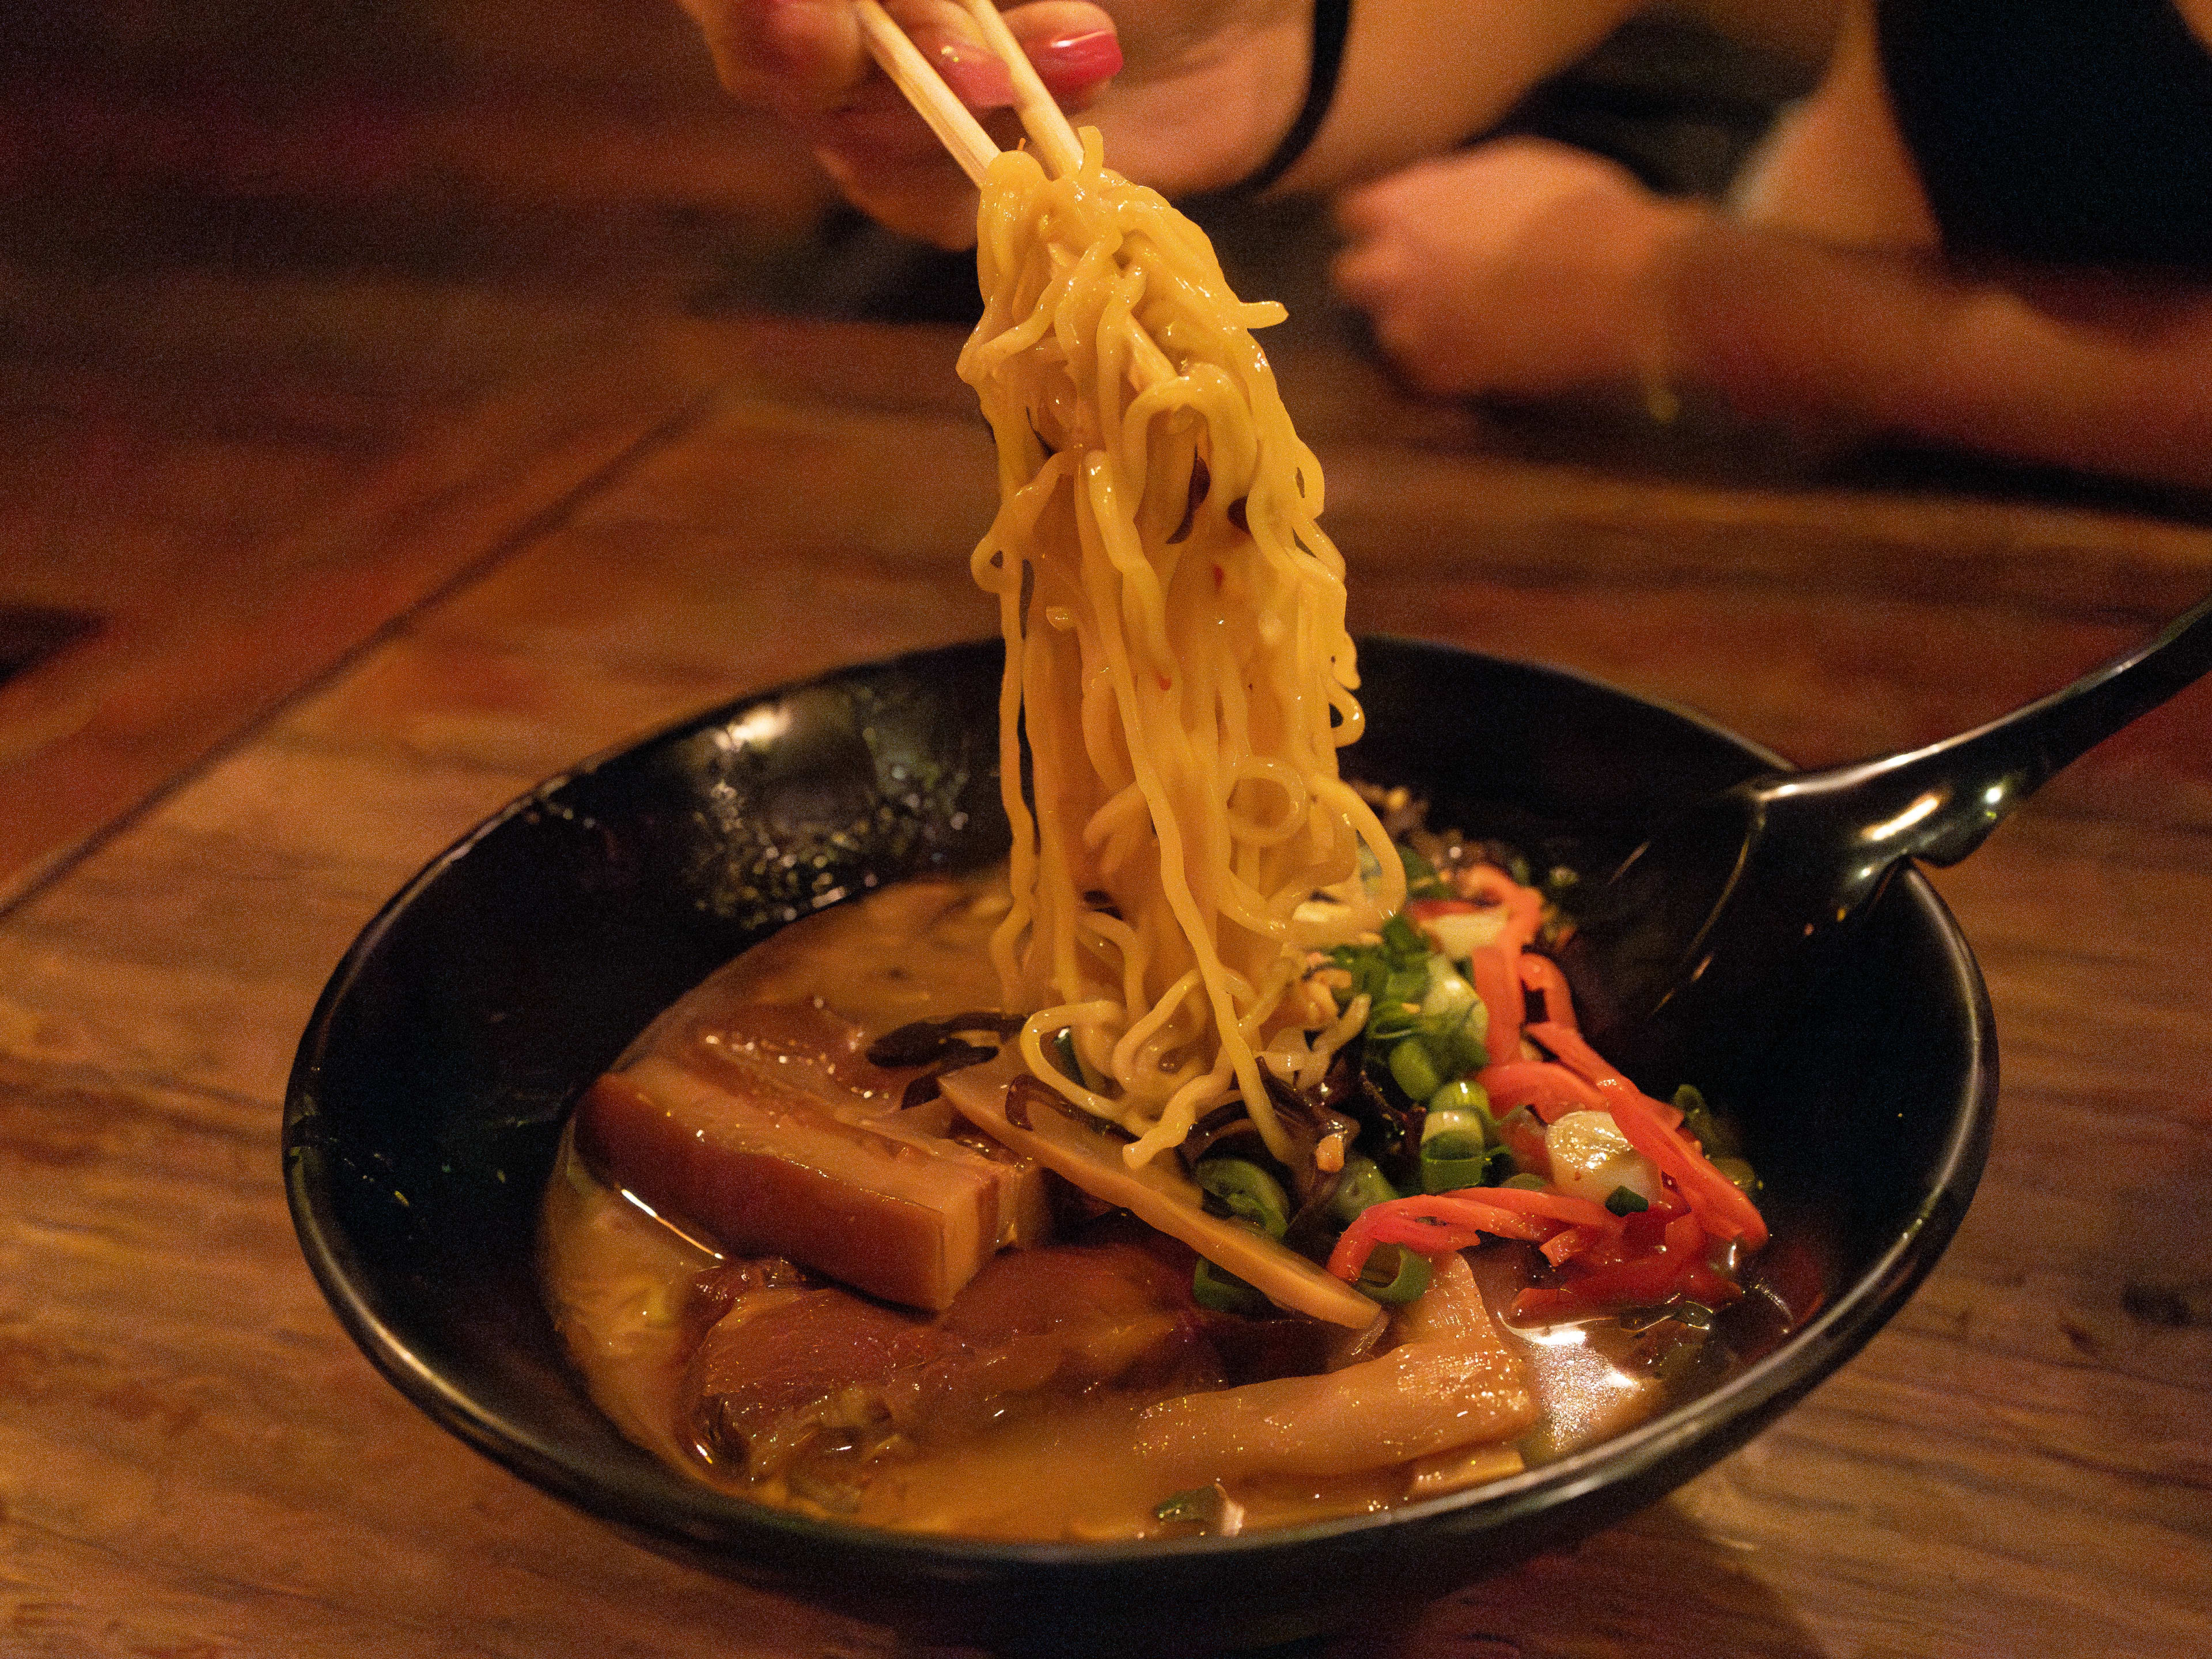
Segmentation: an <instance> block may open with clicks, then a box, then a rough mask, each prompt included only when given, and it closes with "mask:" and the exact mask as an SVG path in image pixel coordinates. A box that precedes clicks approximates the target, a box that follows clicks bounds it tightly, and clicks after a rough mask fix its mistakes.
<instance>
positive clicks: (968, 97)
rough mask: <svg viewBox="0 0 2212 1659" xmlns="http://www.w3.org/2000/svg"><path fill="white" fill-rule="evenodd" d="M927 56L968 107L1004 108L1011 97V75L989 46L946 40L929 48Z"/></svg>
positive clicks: (1012, 93) (1012, 97) (1012, 86)
mask: <svg viewBox="0 0 2212 1659" xmlns="http://www.w3.org/2000/svg"><path fill="white" fill-rule="evenodd" d="M929 60H930V62H931V63H932V64H933V65H934V66H935V67H936V70H937V72H938V73H939V75H941V76H944V77H945V85H946V86H948V87H950V88H952V90H953V93H954V94H956V95H957V97H958V98H959V100H960V101H961V102H962V103H963V104H965V105H967V106H968V107H969V108H970V109H1003V108H1005V107H1006V106H1007V105H1009V104H1012V102H1013V101H1014V81H1013V77H1012V76H1011V75H1009V74H1007V72H1006V65H1005V64H1002V63H1000V61H999V60H998V58H996V57H994V55H993V54H992V52H991V50H990V48H989V47H987V46H970V45H969V44H968V43H967V42H965V41H961V40H948V41H945V43H944V44H942V45H940V46H938V47H937V48H936V49H935V50H933V52H931V53H930V54H929Z"/></svg>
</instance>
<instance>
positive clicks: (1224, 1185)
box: [1196, 1158, 1291, 1238]
mask: <svg viewBox="0 0 2212 1659" xmlns="http://www.w3.org/2000/svg"><path fill="white" fill-rule="evenodd" d="M1196 1174H1197V1176H1198V1184H1199V1186H1200V1188H1203V1189H1204V1191H1205V1192H1206V1194H1207V1195H1208V1196H1209V1197H1211V1198H1212V1199H1214V1200H1218V1202H1219V1203H1220V1204H1221V1205H1222V1206H1223V1207H1224V1208H1225V1209H1226V1210H1227V1211H1228V1212H1229V1213H1230V1214H1231V1216H1233V1217H1234V1218H1236V1219H1237V1220H1239V1221H1242V1222H1243V1223H1244V1224H1245V1225H1247V1226H1250V1227H1255V1228H1257V1229H1258V1230H1259V1231H1261V1232H1263V1233H1265V1234H1267V1237H1270V1238H1280V1237H1282V1236H1283V1231H1284V1229H1285V1228H1286V1227H1288V1226H1289V1225H1291V1200H1290V1198H1289V1196H1288V1195H1287V1194H1285V1192H1284V1191H1283V1185H1282V1182H1279V1181H1277V1180H1276V1179H1275V1177H1274V1176H1271V1175H1269V1174H1268V1173H1267V1171H1266V1170H1263V1169H1261V1167H1260V1166H1259V1165H1258V1164H1255V1163H1252V1162H1251V1161H1250V1160H1249V1159H1247V1158H1200V1160H1199V1164H1198V1169H1197V1171H1196Z"/></svg>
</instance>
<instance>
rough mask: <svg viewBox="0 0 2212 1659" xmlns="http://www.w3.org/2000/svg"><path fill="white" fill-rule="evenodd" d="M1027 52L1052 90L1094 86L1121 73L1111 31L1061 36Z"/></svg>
mask: <svg viewBox="0 0 2212 1659" xmlns="http://www.w3.org/2000/svg"><path fill="white" fill-rule="evenodd" d="M1028 51H1029V54H1030V62H1031V63H1033V64H1036V70H1037V74H1038V75H1039V76H1041V77H1042V79H1043V81H1044V83H1045V84H1046V85H1047V86H1048V87H1051V88H1054V89H1056V90H1057V89H1060V88H1073V87H1089V86H1096V85H1097V83H1098V82H1101V81H1106V80H1110V79H1112V78H1113V77H1114V76H1116V75H1119V74H1120V73H1121V40H1120V39H1119V38H1118V37H1116V36H1115V33H1114V31H1113V30H1111V29H1091V30H1089V31H1087V32H1085V33H1081V34H1063V35H1060V36H1059V37H1057V38H1056V39H1054V40H1044V41H1040V42H1038V43H1037V44H1036V45H1035V46H1030V47H1029V48H1028Z"/></svg>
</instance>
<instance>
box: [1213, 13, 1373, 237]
mask: <svg viewBox="0 0 2212 1659" xmlns="http://www.w3.org/2000/svg"><path fill="white" fill-rule="evenodd" d="M1350 33H1352V0H1314V17H1313V59H1312V62H1311V64H1310V65H1309V66H1308V68H1307V70H1306V101H1305V102H1304V105H1302V106H1300V107H1299V110H1298V118H1297V120H1295V121H1293V122H1291V130H1290V131H1288V132H1286V133H1285V134H1284V135H1283V142H1282V143H1279V144H1278V145H1276V146H1275V150H1274V154H1273V155H1270V156H1268V158H1267V160H1266V161H1262V162H1261V164H1260V170H1259V171H1258V172H1257V173H1254V174H1253V175H1252V176H1251V177H1250V178H1249V179H1246V180H1245V181H1244V183H1243V185H1242V186H1241V188H1242V189H1243V190H1245V191H1249V192H1251V193H1252V194H1253V195H1255V196H1256V195H1258V194H1259V193H1260V192H1261V191H1263V190H1265V189H1267V186H1268V185H1272V184H1273V183H1274V182H1275V180H1276V179H1279V178H1281V177H1282V176H1283V175H1284V174H1285V173H1288V172H1289V171H1290V170H1291V167H1294V166H1296V165H1297V159H1298V157H1299V156H1301V155H1304V154H1305V153H1306V146H1307V145H1308V144H1310V143H1313V136H1314V134H1315V133H1316V132H1318V131H1320V130H1321V124H1322V122H1323V121H1324V120H1326V119H1327V118H1328V106H1329V105H1330V104H1331V102H1333V101H1334V100H1335V97H1336V77H1337V74H1338V72H1339V71H1340V70H1342V69H1343V68H1344V41H1345V37H1346V35H1348V34H1350Z"/></svg>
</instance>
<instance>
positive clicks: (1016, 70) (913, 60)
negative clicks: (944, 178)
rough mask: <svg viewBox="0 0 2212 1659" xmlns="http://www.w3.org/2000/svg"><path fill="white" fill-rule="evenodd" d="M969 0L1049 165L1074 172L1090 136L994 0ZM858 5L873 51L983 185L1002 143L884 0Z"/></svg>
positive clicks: (862, 0) (1040, 154) (964, 169)
mask: <svg viewBox="0 0 2212 1659" xmlns="http://www.w3.org/2000/svg"><path fill="white" fill-rule="evenodd" d="M966 4H967V7H968V9H969V12H970V13H971V14H972V15H974V17H975V24H976V27H978V28H979V29H981V31H982V34H983V41H984V44H985V45H986V46H989V47H990V48H991V50H992V52H994V54H996V55H997V57H998V58H1000V61H1002V62H1003V63H1004V64H1006V72H1007V74H1008V75H1009V76H1012V80H1013V83H1014V109H1015V112H1017V113H1018V115H1019V116H1020V117H1021V121H1022V127H1023V130H1024V131H1026V132H1027V133H1028V134H1029V135H1030V140H1031V142H1033V143H1035V144H1036V147H1037V154H1038V157H1039V159H1040V160H1041V161H1042V162H1043V164H1044V169H1045V171H1046V172H1047V173H1051V174H1053V175H1054V177H1059V176H1061V175H1064V174H1066V173H1073V172H1074V171H1075V169H1076V168H1077V167H1080V166H1081V165H1082V164H1083V142H1082V140H1080V139H1079V138H1078V137H1076V136H1075V129H1074V128H1073V127H1072V126H1070V125H1068V121H1067V118H1066V116H1065V115H1063V114H1061V113H1060V106H1059V105H1058V104H1056V103H1054V101H1053V97H1052V94H1050V93H1049V92H1048V91H1046V90H1045V85H1044V82H1043V81H1042V80H1041V79H1040V78H1039V77H1038V76H1037V72H1036V65H1035V64H1032V63H1030V60H1029V54H1028V53H1026V52H1024V51H1023V50H1022V48H1021V45H1020V43H1019V42H1018V41H1017V40H1015V39H1014V32H1013V31H1012V29H1010V28H1008V27H1006V19H1005V18H1003V17H1001V16H1000V15H999V11H998V8H997V7H996V6H994V5H993V4H992V3H991V0H966ZM854 10H855V11H856V12H857V13H858V14H859V16H860V36H861V39H862V40H865V41H866V43H867V47H868V55H869V56H870V57H872V58H874V59H875V60H876V62H877V64H878V65H879V66H880V67H881V68H882V70H883V71H884V74H885V75H888V76H890V78H891V83H892V84H893V85H894V86H896V87H897V88H898V89H899V90H900V91H901V92H902V93H903V94H906V100H907V102H908V103H909V104H912V105H913V106H914V107H915V112H917V113H918V114H920V115H921V118H922V119H923V120H925V121H927V123H928V124H929V130H930V131H932V132H933V133H935V134H936V135H937V137H938V142H939V143H942V144H943V145H944V146H945V149H947V150H948V151H950V152H951V155H952V159H953V160H954V161H957V162H958V163H959V164H960V169H961V171H962V172H963V173H966V174H967V175H968V176H969V179H973V180H974V181H975V183H976V184H978V185H980V184H981V183H982V182H983V172H984V169H985V168H987V167H989V166H990V165H991V158H992V157H993V156H994V155H997V154H998V153H999V146H998V145H997V143H995V142H994V141H993V139H992V137H991V135H990V134H989V133H987V132H986V131H983V125H982V123H981V122H980V121H978V120H977V119H976V118H975V115H974V113H973V112H971V111H969V107H968V106H967V105H965V104H963V103H962V102H961V101H960V100H959V99H958V98H957V97H956V96H955V95H954V94H953V92H952V89H951V88H950V87H948V86H946V85H945V82H944V80H943V78H942V77H941V76H939V74H938V73H937V71H936V70H935V69H934V68H933V67H932V66H931V64H930V62H929V60H928V59H927V58H925V57H923V56H922V54H921V49H920V48H919V47H917V46H915V44H914V42H913V41H911V40H908V39H907V37H906V32H905V31H904V30H902V28H900V27H899V26H898V24H897V23H896V21H893V19H892V17H891V15H890V13H889V12H887V11H885V10H884V9H883V6H882V4H881V0H854Z"/></svg>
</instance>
